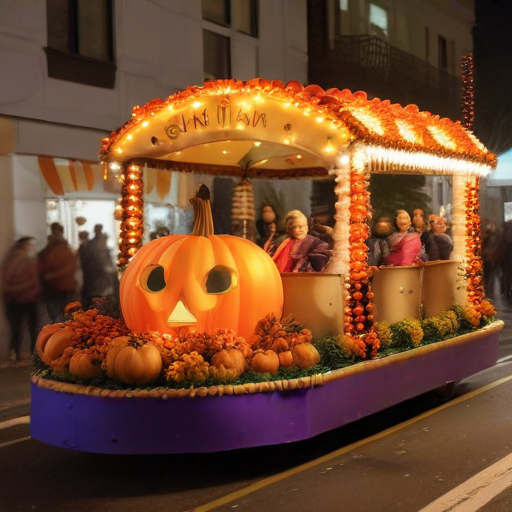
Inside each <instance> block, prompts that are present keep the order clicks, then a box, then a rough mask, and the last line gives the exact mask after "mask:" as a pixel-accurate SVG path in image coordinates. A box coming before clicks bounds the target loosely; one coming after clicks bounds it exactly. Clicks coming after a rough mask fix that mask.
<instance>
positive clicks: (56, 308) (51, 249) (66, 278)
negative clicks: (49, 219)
mask: <svg viewBox="0 0 512 512" xmlns="http://www.w3.org/2000/svg"><path fill="white" fill-rule="evenodd" d="M50 229H51V234H50V235H49V236H48V243H47V245H46V247H45V248H44V249H43V250H42V251H41V252H40V253H39V261H40V264H41V274H42V276H43V295H44V299H45V303H46V308H47V310H48V315H49V317H50V320H51V321H52V322H53V323H56V322H62V321H63V320H64V308H65V306H66V304H68V303H69V302H73V301H74V300H76V288H77V282H76V278H75V272H76V258H75V255H74V254H73V251H72V250H71V248H70V247H69V244H68V242H67V240H66V239H65V238H64V228H63V227H62V225H61V224H59V223H58V222H54V223H53V224H52V225H51V227H50Z"/></svg>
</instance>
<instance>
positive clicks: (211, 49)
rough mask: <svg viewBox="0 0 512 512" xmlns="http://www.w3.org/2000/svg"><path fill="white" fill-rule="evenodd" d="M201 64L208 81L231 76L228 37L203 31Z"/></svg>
mask: <svg viewBox="0 0 512 512" xmlns="http://www.w3.org/2000/svg"><path fill="white" fill-rule="evenodd" d="M203 64H204V73H205V76H206V77H207V78H209V79H217V78H219V79H220V78H229V77H230V76H231V54H230V44H229V37H225V36H222V35H220V34H216V33H214V32H209V31H208V30H203Z"/></svg>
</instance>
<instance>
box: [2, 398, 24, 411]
mask: <svg viewBox="0 0 512 512" xmlns="http://www.w3.org/2000/svg"><path fill="white" fill-rule="evenodd" d="M23 405H30V398H28V399H23V400H15V401H14V402H8V403H6V404H4V405H0V411H6V410H8V409H14V407H21V406H23Z"/></svg>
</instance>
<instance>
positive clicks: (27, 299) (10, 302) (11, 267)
mask: <svg viewBox="0 0 512 512" xmlns="http://www.w3.org/2000/svg"><path fill="white" fill-rule="evenodd" d="M2 277H3V279H2V281H3V290H2V291H3V298H4V306H5V314H6V317H7V320H8V322H9V326H10V330H11V335H10V356H9V358H10V360H11V362H12V363H18V364H20V363H21V362H22V361H21V344H22V334H23V327H24V325H25V322H26V323H27V326H28V332H29V335H30V350H31V352H33V351H34V347H35V344H36V339H37V335H38V331H39V322H38V315H37V302H38V300H39V298H40V296H41V291H42V287H41V277H40V272H39V261H38V258H37V252H36V248H35V245H34V238H32V237H29V236H26V237H22V238H20V239H19V240H17V241H16V242H15V243H14V245H13V246H12V247H11V248H10V249H9V251H8V252H7V255H6V257H5V260H4V262H3V266H2Z"/></svg>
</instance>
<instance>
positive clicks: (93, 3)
mask: <svg viewBox="0 0 512 512" xmlns="http://www.w3.org/2000/svg"><path fill="white" fill-rule="evenodd" d="M46 16H47V18H46V20H47V21H46V23H47V32H48V46H47V47H46V48H45V51H46V54H47V60H48V74H49V76H50V77H52V78H59V79H61V80H69V81H72V82H79V83H84V84H88V85H96V86H99V87H109V88H112V87H114V82H115V71H116V68H115V66H114V64H113V60H114V55H113V38H112V25H113V17H112V0H47V1H46Z"/></svg>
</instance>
